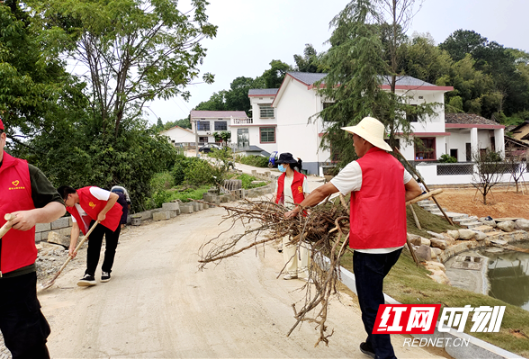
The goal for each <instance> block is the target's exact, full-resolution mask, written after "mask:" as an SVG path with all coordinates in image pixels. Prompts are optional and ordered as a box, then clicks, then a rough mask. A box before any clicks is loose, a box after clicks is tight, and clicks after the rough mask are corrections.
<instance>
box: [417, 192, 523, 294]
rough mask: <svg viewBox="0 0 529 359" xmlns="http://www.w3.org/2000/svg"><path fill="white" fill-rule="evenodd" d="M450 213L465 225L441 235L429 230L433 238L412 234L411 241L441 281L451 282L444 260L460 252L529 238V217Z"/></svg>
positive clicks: (459, 222)
mask: <svg viewBox="0 0 529 359" xmlns="http://www.w3.org/2000/svg"><path fill="white" fill-rule="evenodd" d="M418 204H419V205H420V206H421V207H423V208H424V209H427V210H430V207H432V211H431V212H432V213H434V212H433V211H435V210H436V208H433V206H432V205H431V202H429V201H422V203H421V202H419V203H418ZM446 213H447V215H448V216H449V217H451V219H452V221H454V222H455V223H457V224H459V225H460V226H461V227H464V228H461V229H458V230H450V231H447V233H440V234H439V233H434V232H428V234H429V235H431V236H432V238H430V239H427V238H423V237H421V236H418V235H414V234H408V241H409V242H410V244H411V247H412V249H413V250H414V252H415V255H416V257H417V259H418V260H419V261H420V262H423V264H424V265H425V267H426V268H427V269H428V270H430V272H432V274H431V275H430V278H432V279H433V280H435V281H436V282H438V283H443V284H450V280H449V279H448V277H447V276H446V273H445V272H446V270H445V267H444V265H443V264H442V263H445V262H446V261H447V260H448V259H449V258H451V257H453V256H454V255H456V254H459V253H462V252H465V251H468V250H470V249H474V248H478V247H484V246H491V245H502V244H503V245H506V244H507V243H509V242H513V241H521V240H527V239H529V233H528V232H527V231H529V220H526V219H521V218H496V219H493V218H491V217H483V218H477V217H469V216H468V215H466V214H461V213H451V212H446ZM434 214H436V213H434Z"/></svg>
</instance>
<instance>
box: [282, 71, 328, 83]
mask: <svg viewBox="0 0 529 359" xmlns="http://www.w3.org/2000/svg"><path fill="white" fill-rule="evenodd" d="M288 74H289V75H290V76H292V77H293V78H295V79H296V80H299V81H301V82H303V83H304V84H306V85H312V84H313V83H315V82H316V81H319V80H321V79H322V78H324V77H325V76H327V74H315V73H312V72H288Z"/></svg>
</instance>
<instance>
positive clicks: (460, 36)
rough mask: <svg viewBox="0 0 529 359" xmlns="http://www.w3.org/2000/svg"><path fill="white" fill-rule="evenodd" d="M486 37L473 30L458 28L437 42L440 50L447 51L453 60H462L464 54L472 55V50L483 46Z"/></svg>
mask: <svg viewBox="0 0 529 359" xmlns="http://www.w3.org/2000/svg"><path fill="white" fill-rule="evenodd" d="M486 43H487V38H486V37H483V36H481V35H480V34H478V33H477V32H475V31H470V30H463V29H459V30H456V31H454V32H453V33H452V34H450V36H448V38H447V39H446V40H445V41H444V42H442V43H440V44H439V48H440V49H441V50H445V51H447V52H448V53H449V54H450V56H451V57H452V59H453V60H454V61H456V62H457V61H459V60H462V59H463V58H464V57H465V56H466V54H471V55H474V51H475V50H476V49H478V48H480V47H484V46H485V45H486Z"/></svg>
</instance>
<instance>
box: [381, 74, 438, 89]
mask: <svg viewBox="0 0 529 359" xmlns="http://www.w3.org/2000/svg"><path fill="white" fill-rule="evenodd" d="M381 77H382V85H390V81H391V77H389V76H381ZM395 84H396V85H397V86H417V87H419V86H436V85H432V84H431V83H428V82H426V81H423V80H419V79H416V78H415V77H411V76H397V79H396V83H395Z"/></svg>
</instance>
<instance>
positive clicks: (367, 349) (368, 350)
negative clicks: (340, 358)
mask: <svg viewBox="0 0 529 359" xmlns="http://www.w3.org/2000/svg"><path fill="white" fill-rule="evenodd" d="M360 351H361V352H362V353H364V354H365V355H369V356H370V357H371V358H374V357H375V351H374V350H373V348H372V347H371V345H370V344H367V343H366V342H363V343H360Z"/></svg>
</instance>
